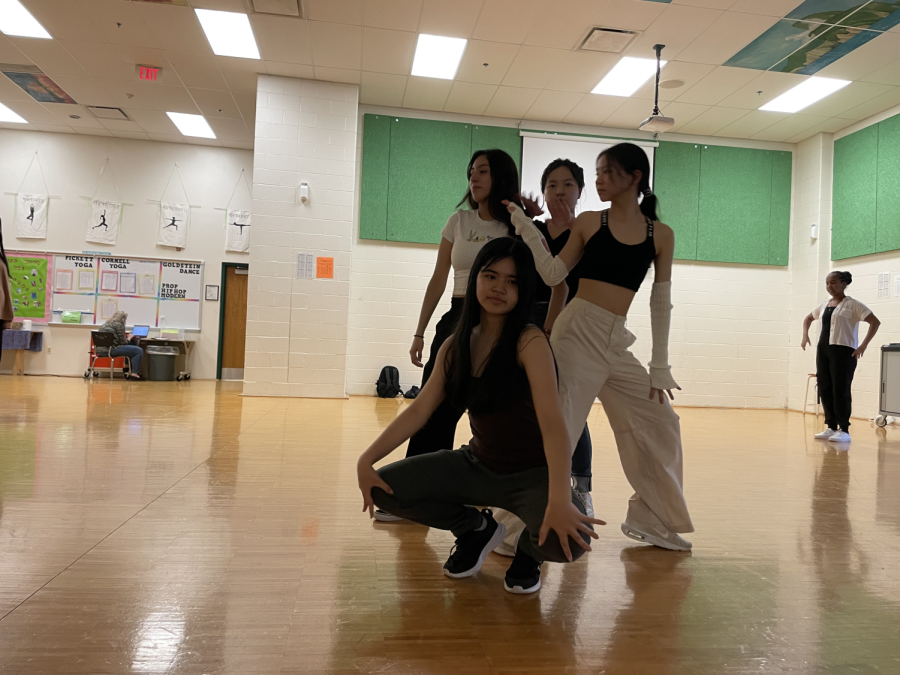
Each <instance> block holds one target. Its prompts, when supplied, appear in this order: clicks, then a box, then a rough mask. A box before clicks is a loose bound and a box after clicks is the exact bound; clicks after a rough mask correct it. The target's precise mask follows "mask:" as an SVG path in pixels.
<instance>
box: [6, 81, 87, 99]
mask: <svg viewBox="0 0 900 675" xmlns="http://www.w3.org/2000/svg"><path fill="white" fill-rule="evenodd" d="M54 82H56V80H54ZM91 82H93V80H91ZM56 83H57V84H59V82H56ZM59 86H60V87H62V85H61V84H59ZM63 89H64V90H65V91H66V92H68V91H69V90H68V89H66V88H65V87H63ZM69 96H71V97H72V98H74V99H75V100H76V101H77V100H78V98H77V97H76V96H75V94H72V93H69ZM33 100H34V99H33V98H31V97H30V96H29V95H28V94H26V93H25V90H24V89H22V87H20V86H19V85H17V84H16V83H15V82H13V81H12V80H10V79H9V78H8V77H6V75H0V101H33Z"/></svg>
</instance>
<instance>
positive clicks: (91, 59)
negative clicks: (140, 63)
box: [62, 40, 134, 80]
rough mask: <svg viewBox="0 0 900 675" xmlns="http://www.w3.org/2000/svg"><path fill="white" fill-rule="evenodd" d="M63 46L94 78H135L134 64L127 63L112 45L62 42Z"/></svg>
mask: <svg viewBox="0 0 900 675" xmlns="http://www.w3.org/2000/svg"><path fill="white" fill-rule="evenodd" d="M62 45H63V47H65V48H66V51H68V52H69V54H71V55H72V56H73V57H74V58H75V60H76V61H78V63H80V64H81V65H82V66H83V67H84V69H85V70H86V71H87V72H88V74H90V75H91V76H92V77H108V78H110V79H115V80H127V79H128V78H130V77H134V64H133V63H126V62H125V60H124V59H122V57H121V55H120V54H119V53H118V52H117V51H116V50H115V49H113V47H112V46H111V45H107V44H103V45H101V44H97V43H94V42H72V41H68V40H67V41H65V42H62ZM74 74H77V73H74Z"/></svg>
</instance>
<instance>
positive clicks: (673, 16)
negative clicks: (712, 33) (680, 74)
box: [625, 5, 722, 61]
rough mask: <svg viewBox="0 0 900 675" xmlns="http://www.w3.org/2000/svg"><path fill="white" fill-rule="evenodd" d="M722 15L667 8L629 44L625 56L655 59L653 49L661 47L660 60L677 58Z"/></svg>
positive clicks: (720, 13)
mask: <svg viewBox="0 0 900 675" xmlns="http://www.w3.org/2000/svg"><path fill="white" fill-rule="evenodd" d="M721 15H722V12H721V11H720V10H717V9H705V8H703V7H687V6H685V5H668V6H666V8H665V9H664V10H663V12H662V14H660V15H659V17H658V18H657V19H656V21H654V22H653V23H652V24H651V25H650V27H649V28H648V29H647V30H645V31H644V32H643V33H641V35H640V36H639V37H638V38H637V39H636V40H635V41H634V42H632V43H631V45H630V46H629V47H628V49H627V50H626V52H625V53H626V54H627V55H628V56H636V57H639V58H654V57H655V53H654V51H653V45H655V44H663V45H665V46H666V48H665V50H663V59H668V60H669V61H671V60H672V59H675V58H678V57H679V55H680V53H681V52H682V51H683V50H684V49H685V48H686V47H687V46H688V45H690V44H691V42H693V41H694V40H696V39H697V37H698V36H699V35H700V34H701V33H702V32H703V31H705V30H706V29H707V28H709V26H710V25H712V23H713V22H714V21H715V20H716V19H718V18H719V17H720V16H721Z"/></svg>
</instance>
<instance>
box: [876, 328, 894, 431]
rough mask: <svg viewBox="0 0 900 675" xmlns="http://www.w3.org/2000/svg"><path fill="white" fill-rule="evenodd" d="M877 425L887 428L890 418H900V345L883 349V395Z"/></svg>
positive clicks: (883, 347)
mask: <svg viewBox="0 0 900 675" xmlns="http://www.w3.org/2000/svg"><path fill="white" fill-rule="evenodd" d="M878 408H879V410H878V413H879V414H878V417H876V418H875V424H876V425H878V426H879V427H883V426H887V422H888V419H887V418H888V416H892V417H900V343H894V344H890V345H883V346H882V347H881V395H880V397H879V404H878Z"/></svg>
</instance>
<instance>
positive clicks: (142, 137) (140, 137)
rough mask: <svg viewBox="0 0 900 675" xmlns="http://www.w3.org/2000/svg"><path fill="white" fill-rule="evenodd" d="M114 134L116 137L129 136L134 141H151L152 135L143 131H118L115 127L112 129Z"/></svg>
mask: <svg viewBox="0 0 900 675" xmlns="http://www.w3.org/2000/svg"><path fill="white" fill-rule="evenodd" d="M112 134H113V136H115V137H116V138H128V139H131V140H133V141H149V140H151V138H150V136H149V135H148V134H146V133H144V132H143V131H117V130H115V129H113V130H112Z"/></svg>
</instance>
